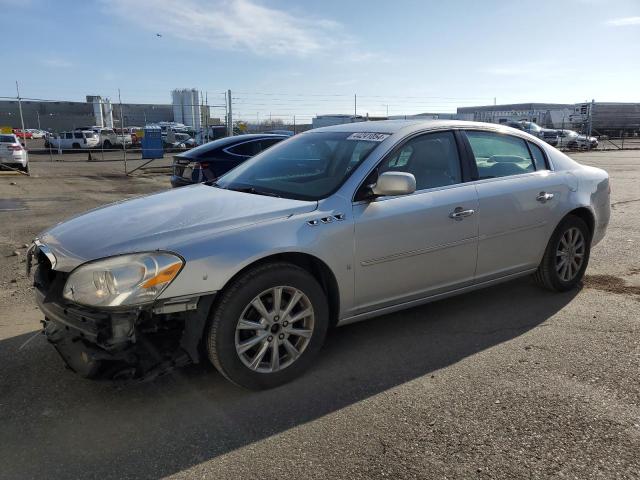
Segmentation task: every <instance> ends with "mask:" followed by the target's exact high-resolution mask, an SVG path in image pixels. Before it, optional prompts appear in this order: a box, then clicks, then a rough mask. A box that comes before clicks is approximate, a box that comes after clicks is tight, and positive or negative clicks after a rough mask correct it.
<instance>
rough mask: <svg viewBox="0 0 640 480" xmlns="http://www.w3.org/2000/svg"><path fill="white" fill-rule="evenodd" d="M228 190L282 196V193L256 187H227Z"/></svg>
mask: <svg viewBox="0 0 640 480" xmlns="http://www.w3.org/2000/svg"><path fill="white" fill-rule="evenodd" d="M226 189H227V190H233V191H234V192H242V193H252V194H254V195H264V196H266V197H277V198H280V195H278V194H277V193H273V192H266V191H264V190H258V189H257V188H255V187H249V186H247V187H227V188H226Z"/></svg>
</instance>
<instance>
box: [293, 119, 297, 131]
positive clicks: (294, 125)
mask: <svg viewBox="0 0 640 480" xmlns="http://www.w3.org/2000/svg"><path fill="white" fill-rule="evenodd" d="M293 134H294V135H295V134H296V116H295V115H294V116H293Z"/></svg>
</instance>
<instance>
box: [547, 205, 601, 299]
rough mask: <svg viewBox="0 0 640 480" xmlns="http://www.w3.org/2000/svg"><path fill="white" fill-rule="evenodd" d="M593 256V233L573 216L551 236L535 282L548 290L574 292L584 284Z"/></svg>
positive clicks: (567, 218)
mask: <svg viewBox="0 0 640 480" xmlns="http://www.w3.org/2000/svg"><path fill="white" fill-rule="evenodd" d="M590 253H591V233H590V232H589V228H588V227H587V224H586V223H585V222H584V221H583V220H582V219H581V218H579V217H576V216H573V215H569V216H567V217H566V218H565V219H564V220H562V222H560V225H558V227H557V228H556V229H555V231H554V232H553V235H551V239H550V240H549V244H548V245H547V249H546V250H545V253H544V257H543V258H542V262H540V266H539V267H538V270H537V271H536V273H535V274H534V278H535V279H536V281H537V282H538V283H539V284H540V285H542V286H543V287H545V288H546V289H548V290H553V291H556V292H565V291H567V290H571V289H573V288H575V287H576V286H577V285H578V283H579V282H580V281H581V280H582V277H583V276H584V272H585V270H586V269H587V264H588V263H589V254H590Z"/></svg>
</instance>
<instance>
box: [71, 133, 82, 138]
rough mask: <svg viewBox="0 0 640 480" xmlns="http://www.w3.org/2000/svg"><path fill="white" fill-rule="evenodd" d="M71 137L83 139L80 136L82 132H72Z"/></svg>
mask: <svg viewBox="0 0 640 480" xmlns="http://www.w3.org/2000/svg"><path fill="white" fill-rule="evenodd" d="M73 137H74V138H84V137H83V136H82V132H74V133H73Z"/></svg>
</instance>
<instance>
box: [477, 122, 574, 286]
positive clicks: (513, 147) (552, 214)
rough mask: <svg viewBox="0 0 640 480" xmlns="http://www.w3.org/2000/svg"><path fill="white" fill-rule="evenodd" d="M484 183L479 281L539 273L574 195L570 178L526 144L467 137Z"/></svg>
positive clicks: (495, 136)
mask: <svg viewBox="0 0 640 480" xmlns="http://www.w3.org/2000/svg"><path fill="white" fill-rule="evenodd" d="M465 133H466V138H467V139H468V141H469V146H470V150H471V152H472V155H473V159H474V167H475V168H476V170H477V172H476V174H477V178H478V180H477V181H476V182H474V183H475V186H476V188H477V191H478V201H479V216H478V220H479V222H480V231H479V232H480V234H479V242H478V267H477V271H476V281H477V282H482V281H488V280H491V279H493V278H499V277H503V276H506V275H510V274H515V273H518V272H522V271H525V270H529V269H533V268H536V267H537V266H538V264H539V262H540V259H541V258H542V254H543V253H544V249H545V248H546V245H547V242H548V240H549V237H550V235H551V232H553V229H554V228H555V226H556V224H557V222H558V221H559V219H560V217H561V213H562V212H561V211H560V208H559V207H560V205H562V203H563V200H564V199H566V197H567V196H568V194H569V188H568V187H567V182H566V178H565V176H564V174H562V173H558V172H554V171H552V170H550V169H549V163H548V159H547V158H546V156H545V154H544V152H543V150H542V149H541V148H540V147H538V146H537V145H535V143H533V142H529V141H527V140H525V139H523V138H520V137H517V136H512V135H507V134H502V133H497V132H489V131H466V132H465Z"/></svg>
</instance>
